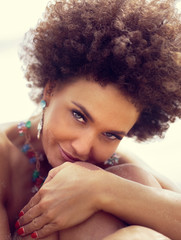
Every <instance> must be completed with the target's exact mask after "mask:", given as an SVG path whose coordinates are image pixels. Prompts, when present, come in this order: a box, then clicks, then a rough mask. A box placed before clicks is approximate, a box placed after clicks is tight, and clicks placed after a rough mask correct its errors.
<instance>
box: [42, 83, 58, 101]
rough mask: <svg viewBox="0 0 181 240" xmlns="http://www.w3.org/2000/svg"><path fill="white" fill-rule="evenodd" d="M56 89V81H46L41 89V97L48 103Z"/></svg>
mask: <svg viewBox="0 0 181 240" xmlns="http://www.w3.org/2000/svg"><path fill="white" fill-rule="evenodd" d="M55 89H56V82H50V81H49V82H47V83H46V85H45V88H44V90H43V99H44V100H45V101H46V103H47V104H49V102H50V100H51V98H52V97H53V95H54V93H55Z"/></svg>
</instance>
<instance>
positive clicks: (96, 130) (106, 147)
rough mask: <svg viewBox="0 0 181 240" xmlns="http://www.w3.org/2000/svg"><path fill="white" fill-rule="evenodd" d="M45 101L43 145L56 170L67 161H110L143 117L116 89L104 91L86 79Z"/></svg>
mask: <svg viewBox="0 0 181 240" xmlns="http://www.w3.org/2000/svg"><path fill="white" fill-rule="evenodd" d="M45 100H46V101H47V107H46V109H45V115H44V125H43V136H42V141H43V147H44V150H45V153H46V155H47V157H48V160H49V163H50V164H51V165H52V167H56V166H59V165H60V164H62V163H64V162H66V161H69V162H75V161H86V162H91V163H94V164H99V163H102V162H104V161H106V160H107V159H108V158H109V157H110V156H111V155H112V154H113V153H114V151H115V150H116V148H117V147H118V144H119V143H120V141H121V139H122V138H123V137H124V136H125V135H126V134H127V133H128V132H129V130H130V129H131V128H132V126H133V125H134V124H135V122H136V121H137V119H138V117H139V112H138V111H137V109H136V107H135V106H134V105H133V104H132V103H130V102H129V101H128V100H127V99H126V98H125V97H124V96H123V95H122V94H120V91H119V90H117V89H116V87H114V85H111V84H109V85H107V86H105V87H102V86H100V85H99V84H98V83H96V82H94V81H87V80H86V78H85V77H84V78H83V77H82V78H80V79H79V80H77V81H75V82H73V83H71V84H69V85H66V86H64V87H63V88H61V89H59V90H58V91H54V92H53V94H52V96H48V97H45Z"/></svg>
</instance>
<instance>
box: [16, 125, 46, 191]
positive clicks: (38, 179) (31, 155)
mask: <svg viewBox="0 0 181 240" xmlns="http://www.w3.org/2000/svg"><path fill="white" fill-rule="evenodd" d="M30 128H31V121H27V122H20V123H18V132H19V135H20V136H25V143H24V145H23V147H22V149H21V151H22V152H23V153H24V154H25V155H26V156H27V157H28V159H29V162H30V164H35V170H34V171H33V174H32V182H33V183H34V186H33V188H32V193H36V192H38V190H39V189H40V187H41V186H42V184H43V182H44V181H45V177H42V176H40V161H43V160H44V158H43V155H42V154H38V153H37V152H36V151H35V150H34V148H33V146H32V144H31V143H30V140H31V138H30V134H29V129H30Z"/></svg>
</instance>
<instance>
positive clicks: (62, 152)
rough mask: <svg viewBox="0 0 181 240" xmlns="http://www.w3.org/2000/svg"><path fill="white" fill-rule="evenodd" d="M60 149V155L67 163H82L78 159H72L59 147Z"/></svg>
mask: <svg viewBox="0 0 181 240" xmlns="http://www.w3.org/2000/svg"><path fill="white" fill-rule="evenodd" d="M59 149H60V154H61V156H62V158H63V159H64V161H65V162H72V163H74V162H77V161H80V159H78V158H74V157H72V156H71V155H70V154H68V153H67V152H65V151H64V150H63V149H62V148H61V147H60V145H59Z"/></svg>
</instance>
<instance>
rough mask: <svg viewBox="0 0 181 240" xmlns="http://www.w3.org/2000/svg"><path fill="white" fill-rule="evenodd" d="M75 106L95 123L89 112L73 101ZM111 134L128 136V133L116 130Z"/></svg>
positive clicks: (111, 131)
mask: <svg viewBox="0 0 181 240" xmlns="http://www.w3.org/2000/svg"><path fill="white" fill-rule="evenodd" d="M71 102H72V103H73V104H74V105H75V106H77V107H78V108H79V109H81V110H82V112H83V113H84V114H85V116H86V117H87V118H88V119H90V120H91V122H94V119H93V117H92V116H91V114H90V113H89V112H88V111H87V109H86V108H85V107H84V106H82V105H81V104H80V103H77V102H74V101H71ZM109 132H110V133H113V134H118V135H122V136H126V135H127V133H126V132H124V131H115V130H110V131H109Z"/></svg>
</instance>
